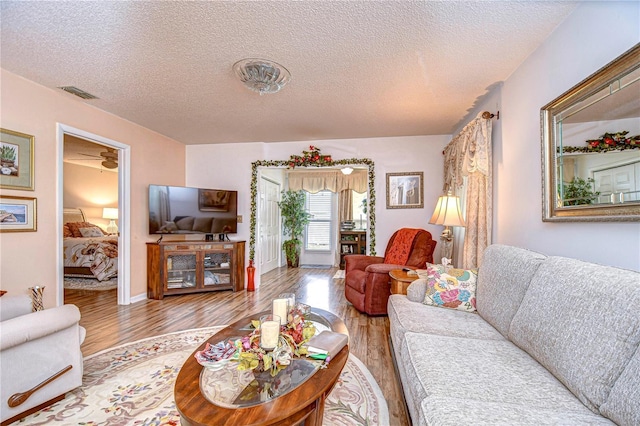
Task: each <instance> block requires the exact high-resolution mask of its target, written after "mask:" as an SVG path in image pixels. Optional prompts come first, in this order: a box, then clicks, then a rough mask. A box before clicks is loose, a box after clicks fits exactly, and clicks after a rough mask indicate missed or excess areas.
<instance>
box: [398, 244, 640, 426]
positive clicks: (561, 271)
mask: <svg viewBox="0 0 640 426" xmlns="http://www.w3.org/2000/svg"><path fill="white" fill-rule="evenodd" d="M425 291H426V280H422V279H421V280H417V281H415V282H414V283H412V284H411V285H410V286H409V289H408V292H407V296H403V295H392V296H391V297H390V298H389V304H388V312H389V321H390V331H391V335H390V338H391V343H392V352H393V354H394V356H395V359H396V366H397V369H398V373H399V377H400V380H401V383H402V388H403V391H404V395H405V399H406V402H407V407H408V410H409V413H410V416H411V419H412V421H413V424H414V425H474V426H478V425H491V426H494V425H510V426H511V425H536V426H537V425H613V424H618V425H622V426H632V425H634V426H638V425H640V348H639V345H640V273H638V272H634V271H628V270H622V269H617V268H613V267H607V266H600V265H595V264H592V263H587V262H581V261H578V260H574V259H568V258H562V257H546V256H544V255H542V254H539V253H534V252H531V251H527V250H523V249H519V248H515V247H509V246H502V245H494V246H491V247H489V248H488V249H487V251H486V252H485V255H484V261H483V264H482V267H481V268H480V270H479V271H478V280H477V291H476V307H477V313H475V312H463V311H460V310H453V309H447V308H443V307H436V306H428V305H425V304H423V303H422V302H423V300H424V297H425Z"/></svg>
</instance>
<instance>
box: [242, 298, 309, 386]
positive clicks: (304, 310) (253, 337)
mask: <svg viewBox="0 0 640 426" xmlns="http://www.w3.org/2000/svg"><path fill="white" fill-rule="evenodd" d="M308 308H309V307H308V306H307V305H304V304H301V303H299V304H297V305H296V306H295V307H294V308H292V309H290V310H289V313H288V318H287V323H286V324H285V325H282V326H281V327H280V335H279V336H278V344H277V345H276V347H275V348H274V349H273V350H265V349H264V348H262V347H261V346H260V322H259V321H256V320H254V321H252V322H251V323H252V325H253V327H254V328H255V330H254V331H253V332H252V333H251V334H249V335H248V336H244V337H243V338H241V339H238V340H236V342H235V345H236V348H237V350H238V370H255V371H258V372H261V371H269V372H270V374H271V375H272V376H275V375H276V374H278V372H279V371H280V370H282V369H284V368H286V367H287V366H288V365H289V364H290V363H291V359H292V358H293V356H301V355H306V353H307V349H306V347H304V346H303V345H304V344H305V343H306V342H308V341H309V339H311V338H312V337H313V336H314V335H315V333H316V328H315V326H314V325H313V322H311V321H308V320H307V316H308V314H309V309H308Z"/></svg>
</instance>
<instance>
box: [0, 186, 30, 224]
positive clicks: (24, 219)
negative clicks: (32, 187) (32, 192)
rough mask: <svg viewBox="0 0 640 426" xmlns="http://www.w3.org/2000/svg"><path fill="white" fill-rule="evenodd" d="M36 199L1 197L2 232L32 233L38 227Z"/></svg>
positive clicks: (0, 217)
mask: <svg viewBox="0 0 640 426" xmlns="http://www.w3.org/2000/svg"><path fill="white" fill-rule="evenodd" d="M36 221H37V214H36V199H35V198H31V197H11V196H9V195H2V196H0V232H30V231H35V230H36V229H37V226H36Z"/></svg>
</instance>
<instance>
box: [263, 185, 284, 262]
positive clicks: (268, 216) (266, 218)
mask: <svg viewBox="0 0 640 426" xmlns="http://www.w3.org/2000/svg"><path fill="white" fill-rule="evenodd" d="M260 201H261V202H260V250H259V260H260V265H261V268H260V273H261V274H264V273H266V272H269V271H271V270H272V269H275V268H277V267H278V266H280V208H279V207H278V201H280V184H279V183H276V182H273V181H271V180H269V179H266V178H264V177H261V178H260Z"/></svg>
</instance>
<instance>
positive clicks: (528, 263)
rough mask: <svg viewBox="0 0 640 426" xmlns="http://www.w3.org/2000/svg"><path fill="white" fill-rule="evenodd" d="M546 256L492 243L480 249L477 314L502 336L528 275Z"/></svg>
mask: <svg viewBox="0 0 640 426" xmlns="http://www.w3.org/2000/svg"><path fill="white" fill-rule="evenodd" d="M544 259H546V256H544V255H542V254H539V253H535V252H532V251H529V250H525V249H521V248H517V247H509V246H504V245H500V244H494V245H491V246H489V247H487V249H486V250H485V252H484V258H483V260H482V266H481V267H480V269H479V271H478V284H477V286H476V309H477V310H478V314H480V316H481V317H482V318H484V319H485V320H487V321H488V322H489V323H490V324H491V325H493V326H494V327H495V328H496V329H498V331H499V332H500V333H502V334H503V335H504V336H506V335H507V334H508V333H509V325H510V324H511V320H512V319H513V316H514V315H515V314H516V311H517V310H518V306H520V302H522V298H523V297H524V294H525V292H526V291H527V287H528V286H529V281H531V277H533V274H535V272H536V271H537V270H538V267H539V266H540V264H541V263H542V261H543V260H544Z"/></svg>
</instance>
